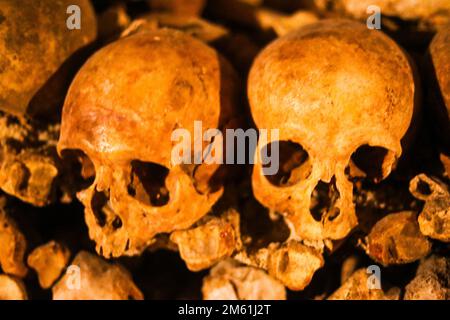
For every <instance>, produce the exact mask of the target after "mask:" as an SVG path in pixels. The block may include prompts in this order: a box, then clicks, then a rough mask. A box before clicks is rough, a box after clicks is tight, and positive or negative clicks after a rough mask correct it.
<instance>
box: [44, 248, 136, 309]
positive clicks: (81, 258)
mask: <svg viewBox="0 0 450 320" xmlns="http://www.w3.org/2000/svg"><path fill="white" fill-rule="evenodd" d="M52 292H53V299H54V300H142V299H143V295H142V292H141V291H140V290H139V288H138V287H137V286H136V285H135V284H134V282H133V279H132V277H131V274H130V273H129V272H128V271H127V270H126V269H125V268H124V267H122V266H121V265H119V264H116V263H108V262H106V261H104V260H103V259H102V258H100V257H98V256H96V255H94V254H91V253H89V252H86V251H82V252H80V253H78V254H77V256H76V257H75V259H74V260H73V261H72V263H71V265H70V266H69V267H68V269H67V271H66V273H65V275H64V276H63V277H62V278H61V279H60V280H59V281H58V282H57V283H56V285H55V286H54V287H53V289H52Z"/></svg>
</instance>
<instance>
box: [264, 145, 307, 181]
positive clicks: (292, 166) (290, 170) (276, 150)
mask: <svg viewBox="0 0 450 320" xmlns="http://www.w3.org/2000/svg"><path fill="white" fill-rule="evenodd" d="M265 157H266V158H267V157H268V158H270V160H271V161H270V163H268V164H263V173H264V175H265V177H266V178H267V180H268V181H269V182H270V183H271V184H273V185H274V186H277V187H288V186H292V185H295V184H297V183H298V182H300V181H301V180H304V179H306V178H307V177H309V175H310V174H311V168H312V166H311V161H310V159H309V155H308V152H307V151H306V150H305V149H304V148H303V147H302V146H301V145H300V144H298V143H294V142H292V141H274V142H272V143H270V144H268V145H266V146H265V147H264V148H262V150H261V158H262V159H264V158H265ZM275 162H278V171H277V172H276V173H275V174H268V172H269V170H268V169H269V168H270V167H271V166H273V165H274V163H275Z"/></svg>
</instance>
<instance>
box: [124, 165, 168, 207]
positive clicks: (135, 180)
mask: <svg viewBox="0 0 450 320" xmlns="http://www.w3.org/2000/svg"><path fill="white" fill-rule="evenodd" d="M168 174H169V169H167V168H166V167H163V166H161V165H159V164H156V163H152V162H143V161H139V160H133V161H131V177H130V180H131V182H130V184H129V185H128V194H129V195H131V196H132V197H134V198H135V199H137V200H139V201H140V202H142V203H144V204H146V205H150V206H153V207H162V206H164V205H166V204H167V203H168V202H169V199H170V195H169V190H168V189H167V188H166V185H165V181H166V178H167V176H168Z"/></svg>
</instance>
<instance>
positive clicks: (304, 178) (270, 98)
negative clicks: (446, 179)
mask: <svg viewBox="0 0 450 320" xmlns="http://www.w3.org/2000/svg"><path fill="white" fill-rule="evenodd" d="M415 90H416V88H415V85H414V79H413V71H412V68H411V66H410V64H409V62H408V58H407V57H406V56H405V54H404V53H403V52H402V50H401V49H400V48H399V47H398V46H397V45H396V44H395V43H394V41H392V40H390V39H389V38H388V37H387V36H386V35H384V34H383V33H381V32H378V31H371V30H368V29H367V28H366V27H365V26H364V25H362V24H359V23H357V22H351V21H346V20H324V21H321V22H318V23H316V24H313V25H309V26H306V27H304V28H302V29H299V30H297V31H294V32H292V33H290V34H288V35H286V36H284V37H282V38H279V39H278V40H276V41H275V42H273V43H272V44H271V45H269V46H268V47H267V48H266V49H265V50H263V52H262V53H261V54H260V55H259V57H258V58H257V59H256V61H255V63H254V65H253V67H252V70H251V72H250V76H249V88H248V95H249V100H250V105H251V111H252V116H253V118H254V120H255V123H256V125H257V126H258V127H259V128H266V129H273V128H279V129H280V141H279V142H278V143H279V147H280V162H281V163H280V168H281V170H280V172H279V173H278V174H277V176H275V177H269V176H264V166H263V165H260V163H261V161H257V165H255V167H254V172H253V177H252V180H253V189H254V193H255V196H256V198H257V199H258V200H259V201H260V202H261V203H262V204H264V205H265V206H266V207H269V208H271V209H273V210H276V211H277V212H280V213H282V214H284V215H285V217H286V221H287V223H288V224H289V226H290V228H291V230H292V233H291V237H292V238H293V239H297V240H303V241H307V242H309V243H311V244H320V243H322V241H326V240H337V239H342V238H344V237H345V236H346V235H347V234H348V233H349V232H350V231H351V230H352V228H353V227H355V226H356V224H357V217H356V215H355V208H354V204H353V184H352V182H351V180H350V179H349V177H348V176H350V177H355V176H365V177H367V178H373V179H374V180H375V181H380V180H382V179H384V178H386V177H387V176H388V175H389V174H390V172H391V170H392V169H393V167H394V165H395V164H396V161H397V160H398V158H399V157H400V156H401V154H402V145H401V139H402V137H404V136H405V134H406V133H407V130H408V127H409V126H410V122H411V120H412V117H413V112H414V99H415ZM274 142H276V141H272V140H270V139H269V141H268V144H264V143H262V142H261V141H260V142H259V144H258V147H257V150H256V156H260V155H261V154H264V152H265V151H266V152H267V149H270V144H271V143H274ZM258 163H259V164H258ZM327 188H328V192H329V197H320V196H319V197H314V194H313V192H316V193H317V192H318V193H319V195H320V194H322V191H323V190H322V191H321V190H320V189H327ZM315 190H316V191H315ZM316 195H317V194H316ZM316 211H319V212H317V213H320V216H317V215H313V213H315V212H316ZM327 242H329V241H327ZM325 244H326V242H325Z"/></svg>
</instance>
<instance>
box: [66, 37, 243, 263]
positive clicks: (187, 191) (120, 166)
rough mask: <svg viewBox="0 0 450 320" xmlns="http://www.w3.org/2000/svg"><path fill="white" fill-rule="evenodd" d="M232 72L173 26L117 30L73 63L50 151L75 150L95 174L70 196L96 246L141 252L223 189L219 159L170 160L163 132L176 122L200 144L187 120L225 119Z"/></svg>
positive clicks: (185, 223)
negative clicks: (76, 67) (118, 35)
mask: <svg viewBox="0 0 450 320" xmlns="http://www.w3.org/2000/svg"><path fill="white" fill-rule="evenodd" d="M233 72H234V71H233V69H232V67H231V66H230V65H229V64H228V63H227V62H226V61H225V60H224V59H223V58H221V57H220V56H219V54H218V53H217V52H216V51H215V50H214V49H212V48H210V47H208V46H207V45H206V44H204V43H203V42H201V41H199V40H196V39H194V38H192V37H190V36H188V35H186V34H184V33H182V32H179V31H175V30H171V29H161V30H147V31H143V32H141V33H136V34H133V35H131V36H129V37H124V38H122V39H120V40H118V41H116V42H114V43H112V44H110V45H108V46H107V47H104V48H103V49H101V50H100V51H99V52H97V53H96V54H95V55H93V56H92V57H91V58H90V59H89V60H88V62H87V63H86V64H85V65H84V66H83V68H82V69H81V70H80V72H79V73H78V75H77V76H76V78H75V80H74V82H73V83H72V85H71V87H70V89H69V93H68V96H67V98H66V101H65V105H64V108H63V116H62V125H61V136H60V140H59V142H58V151H59V152H60V154H61V155H63V156H64V153H65V152H67V150H72V151H73V150H76V151H77V152H78V153H79V151H81V153H79V154H80V157H81V159H83V160H82V164H83V169H82V174H83V175H84V176H85V177H89V176H90V177H91V178H93V177H94V176H95V179H94V181H93V183H92V184H91V185H90V186H89V187H88V188H87V189H85V190H83V191H82V192H80V193H79V194H78V197H79V199H80V200H81V201H82V203H83V204H84V206H85V218H86V222H87V224H88V227H89V235H90V237H91V238H92V239H93V240H95V241H96V243H97V251H98V252H99V253H100V254H102V255H104V256H105V257H110V256H115V257H116V256H121V255H135V254H139V253H140V252H142V250H144V249H145V248H146V247H147V246H148V245H149V244H151V243H152V240H153V238H154V236H155V235H157V234H159V233H170V232H172V231H175V230H181V229H186V228H188V227H190V226H191V225H192V224H194V223H195V222H196V221H197V220H199V219H200V218H201V217H203V216H204V215H205V214H206V213H207V212H208V211H209V210H210V208H211V207H212V206H213V204H214V203H215V202H216V201H217V200H218V198H219V197H220V196H221V194H222V188H221V185H220V183H219V184H215V186H213V180H215V178H216V177H217V175H215V173H217V172H218V171H217V170H216V169H217V166H214V165H207V164H202V165H197V166H192V165H175V164H173V163H172V161H171V153H172V148H173V146H174V144H175V143H174V142H173V141H172V140H171V134H172V132H173V130H175V129H177V128H184V129H187V130H188V131H189V132H190V133H191V137H192V138H194V136H195V139H196V141H192V142H191V143H192V145H194V144H195V143H196V142H200V143H203V144H205V143H204V142H202V138H203V133H201V134H200V137H198V135H195V134H194V121H201V122H202V127H203V128H204V129H205V130H206V129H208V128H219V129H221V127H223V126H225V124H227V123H229V122H230V121H231V118H232V114H233V106H234V101H233V97H234V96H235V95H234V91H233V90H234V89H233V85H234V83H235V81H234V79H233V77H234V73H233ZM192 140H194V139H192ZM191 150H194V151H195V149H194V148H192V149H191ZM94 172H95V173H94ZM205 185H207V186H208V187H206V188H205ZM200 186H201V187H200ZM200 189H201V190H200Z"/></svg>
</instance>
